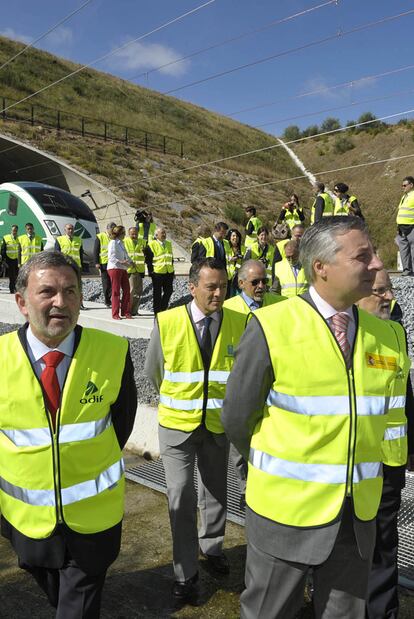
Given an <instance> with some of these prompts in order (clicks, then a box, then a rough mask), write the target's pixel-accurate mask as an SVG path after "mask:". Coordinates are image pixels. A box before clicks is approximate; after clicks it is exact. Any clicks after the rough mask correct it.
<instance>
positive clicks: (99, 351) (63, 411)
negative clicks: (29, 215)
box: [0, 252, 137, 619]
mask: <svg viewBox="0 0 414 619" xmlns="http://www.w3.org/2000/svg"><path fill="white" fill-rule="evenodd" d="M16 290H17V293H16V302H17V305H18V307H19V310H20V311H21V313H22V314H23V316H24V317H25V318H26V320H27V322H26V324H25V325H24V326H23V327H21V328H20V329H19V330H18V331H14V332H12V333H9V334H7V335H2V336H1V337H0V364H1V370H0V374H1V377H2V392H1V397H0V507H1V530H2V533H3V535H4V536H5V537H7V538H8V539H9V540H10V543H11V544H12V546H13V548H14V549H15V551H16V553H17V555H18V558H19V565H20V567H22V568H23V569H25V570H27V571H28V572H29V573H31V574H32V575H33V576H34V578H35V579H36V581H37V582H38V583H39V585H40V586H41V588H42V589H43V590H44V591H45V593H46V595H47V597H48V599H49V602H50V603H51V604H52V606H54V607H55V608H56V612H57V617H65V618H67V619H75V618H78V617H82V618H84V619H85V618H88V619H96V617H98V616H99V608H100V599H101V593H102V588H103V585H104V581H105V576H106V570H107V569H108V567H109V565H110V564H111V563H112V562H113V561H114V560H115V559H116V557H117V555H118V552H119V547H120V541H121V527H122V516H123V499H124V486H125V479H124V472H123V470H124V467H123V460H122V453H121V450H122V448H123V447H124V445H125V443H126V441H127V439H128V436H129V434H130V433H131V431H132V427H133V424H134V418H135V413H136V403H137V398H136V387H135V382H134V374H133V367H132V362H131V357H130V353H129V344H128V342H127V340H126V339H124V338H121V337H117V336H114V335H112V334H109V333H105V332H103V331H98V330H96V329H86V328H82V327H80V326H79V325H77V324H76V323H77V319H78V315H79V308H80V304H81V300H82V293H81V279H80V270H79V267H78V265H77V264H76V263H75V262H74V260H72V258H70V257H69V256H66V255H64V254H62V253H60V252H41V253H37V254H35V255H34V256H33V257H32V258H30V260H28V261H27V262H26V263H25V264H24V265H23V266H22V267H21V269H20V271H19V275H18V278H17V282H16Z"/></svg>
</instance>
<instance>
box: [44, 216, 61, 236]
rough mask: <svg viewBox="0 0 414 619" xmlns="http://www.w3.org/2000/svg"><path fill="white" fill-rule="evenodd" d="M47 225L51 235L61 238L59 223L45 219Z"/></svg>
mask: <svg viewBox="0 0 414 619" xmlns="http://www.w3.org/2000/svg"><path fill="white" fill-rule="evenodd" d="M45 224H46V225H47V227H48V230H49V232H50V234H52V235H53V236H60V230H59V228H58V226H57V223H56V222H55V221H53V219H45Z"/></svg>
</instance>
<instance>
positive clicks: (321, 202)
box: [310, 182, 334, 224]
mask: <svg viewBox="0 0 414 619" xmlns="http://www.w3.org/2000/svg"><path fill="white" fill-rule="evenodd" d="M313 188H314V190H315V199H314V201H313V204H312V208H311V220H310V221H311V224H316V223H317V222H318V221H320V219H321V218H322V217H330V216H331V215H333V213H334V201H333V200H332V198H331V196H330V195H329V193H327V192H326V191H325V185H324V183H321V182H317V183H315V184H314V186H313Z"/></svg>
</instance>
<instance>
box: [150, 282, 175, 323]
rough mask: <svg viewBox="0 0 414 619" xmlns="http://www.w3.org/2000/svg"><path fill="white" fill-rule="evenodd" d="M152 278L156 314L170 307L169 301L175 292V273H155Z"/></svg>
mask: <svg viewBox="0 0 414 619" xmlns="http://www.w3.org/2000/svg"><path fill="white" fill-rule="evenodd" d="M151 279H152V287H153V294H154V296H153V307H154V314H158V312H163V311H164V310H166V309H168V302H169V300H170V298H171V295H172V293H173V280H174V273H153V274H152V275H151Z"/></svg>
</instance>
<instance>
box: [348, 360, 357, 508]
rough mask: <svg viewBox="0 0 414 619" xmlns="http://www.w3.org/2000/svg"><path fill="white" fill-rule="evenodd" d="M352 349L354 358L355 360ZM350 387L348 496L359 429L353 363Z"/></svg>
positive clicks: (350, 489)
mask: <svg viewBox="0 0 414 619" xmlns="http://www.w3.org/2000/svg"><path fill="white" fill-rule="evenodd" d="M353 352H354V351H352V357H351V358H352V360H353ZM348 389H349V409H350V413H351V416H350V428H349V442H348V466H347V472H346V496H347V497H351V496H352V483H353V475H354V461H355V442H356V431H357V414H356V401H355V382H354V374H353V363H352V365H351V367H350V368H349V370H348Z"/></svg>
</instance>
